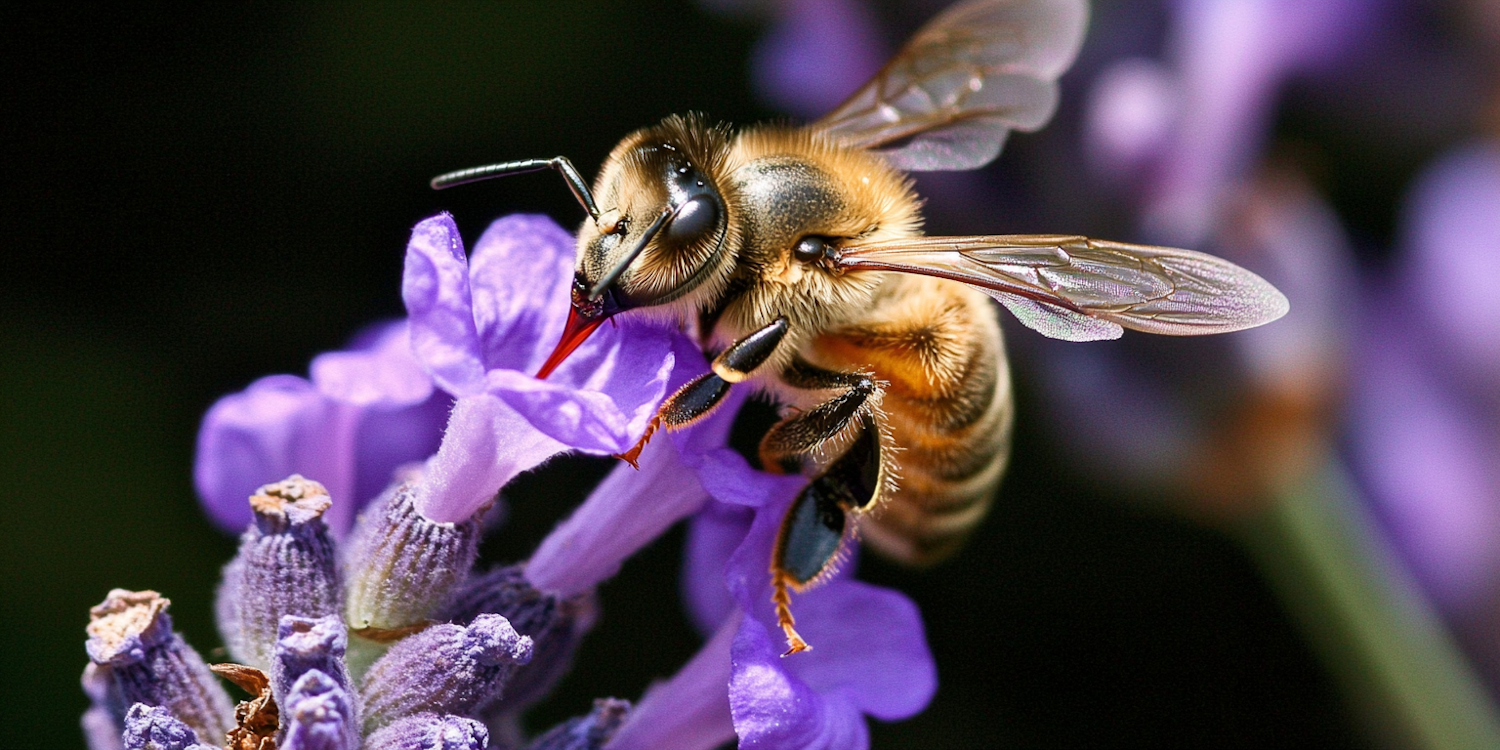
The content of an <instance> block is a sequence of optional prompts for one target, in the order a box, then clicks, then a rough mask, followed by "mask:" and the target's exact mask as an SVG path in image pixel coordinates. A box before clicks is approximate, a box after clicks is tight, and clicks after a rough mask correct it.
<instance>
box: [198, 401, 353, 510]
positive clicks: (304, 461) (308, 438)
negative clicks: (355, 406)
mask: <svg viewBox="0 0 1500 750" xmlns="http://www.w3.org/2000/svg"><path fill="white" fill-rule="evenodd" d="M346 408H347V407H345V408H340V407H338V405H336V404H333V403H331V402H329V401H327V400H326V399H324V398H323V397H322V396H321V395H320V394H319V393H318V392H317V390H316V389H315V388H314V387H313V386H312V384H311V383H309V382H308V381H306V380H303V379H302V378H299V377H295V376H292V375H272V376H270V377H265V378H261V379H260V380H257V381H255V382H254V383H251V384H250V387H249V388H246V389H245V390H244V391H242V392H240V393H235V394H231V395H229V396H225V397H224V398H221V399H219V401H218V403H215V404H214V405H213V407H212V408H210V409H209V410H208V413H207V414H205V415H204V417H203V425H202V427H200V428H199V430H198V453H197V458H196V460H195V462H194V466H193V482H194V485H195V486H196V487H197V489H198V495H199V497H201V498H202V499H203V504H204V507H205V509H206V510H207V511H208V514H209V517H210V518H212V519H213V520H214V522H215V523H217V524H218V525H219V526H220V527H222V528H224V529H226V530H229V531H234V532H239V531H243V530H244V528H245V527H246V526H247V525H249V523H250V521H251V513H250V504H249V502H248V501H249V498H250V496H251V495H252V494H254V493H255V490H256V488H258V487H260V486H261V485H264V484H270V483H271V482H276V481H280V480H281V479H284V478H286V477H287V476H288V475H290V474H303V475H304V476H308V477H314V478H316V479H317V480H318V481H319V482H321V483H322V484H323V485H324V486H325V487H327V488H328V491H329V494H330V495H331V496H332V497H333V498H334V508H333V509H331V511H330V516H334V515H335V514H338V513H339V511H340V510H342V514H341V516H342V517H343V518H344V519H346V520H345V521H344V523H343V525H344V526H347V517H348V514H349V513H350V512H351V511H352V507H351V500H350V495H351V494H352V493H351V490H352V489H353V487H352V485H353V481H352V472H353V467H352V461H353V445H352V443H353V430H352V428H353V426H354V425H353V424H351V423H350V420H349V419H348V417H349V416H350V415H349V412H347V411H346V410H345V409H346ZM341 417H343V418H342V419H341ZM340 506H343V507H342V508H340ZM328 520H329V525H330V526H333V527H334V528H339V526H338V524H336V523H335V519H334V518H332V517H330V518H329V519H328Z"/></svg>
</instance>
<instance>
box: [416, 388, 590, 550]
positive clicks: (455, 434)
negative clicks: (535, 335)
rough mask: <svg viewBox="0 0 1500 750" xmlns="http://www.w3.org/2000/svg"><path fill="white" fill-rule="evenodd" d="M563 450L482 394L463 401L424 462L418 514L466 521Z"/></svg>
mask: <svg viewBox="0 0 1500 750" xmlns="http://www.w3.org/2000/svg"><path fill="white" fill-rule="evenodd" d="M511 374H514V373H511ZM565 450H567V446H566V445H564V444H562V443H559V442H557V441H556V440H553V439H551V438H549V437H547V436H546V435H544V434H542V433H539V432H537V431H536V430H535V429H533V428H532V427H531V425H530V424H529V423H528V422H527V420H526V418H525V416H524V415H522V414H519V413H517V412H516V411H515V410H514V409H512V408H511V407H510V406H509V405H508V404H506V403H505V402H503V401H500V400H499V399H496V398H493V397H491V396H487V395H484V394H480V395H477V396H468V397H465V398H461V399H459V400H458V402H457V403H455V404H454V406H453V415H452V417H451V418H450V419H449V420H448V428H447V430H446V431H445V432H444V433H443V443H442V446H441V447H439V448H438V452H437V455H435V456H433V457H432V459H431V460H430V461H428V462H427V469H426V471H425V473H424V475H423V478H422V481H421V485H420V488H421V491H420V492H419V493H418V500H417V510H418V512H420V513H421V514H422V515H423V516H425V517H426V518H428V519H430V520H433V521H437V522H439V523H462V522H464V521H468V520H469V519H470V518H472V517H473V516H474V514H475V512H477V511H478V510H479V509H480V508H481V507H482V506H484V505H485V504H486V503H489V502H490V501H491V500H493V499H494V497H495V495H496V493H498V492H499V491H500V488H501V487H503V486H505V484H506V483H507V482H509V481H510V480H511V479H512V478H513V477H515V476H516V475H517V474H520V473H521V472H523V471H528V470H530V469H532V468H534V467H536V466H537V465H538V464H540V463H542V462H543V461H546V460H547V459H548V458H551V457H552V456H554V455H557V454H558V453H561V452H563V451H565Z"/></svg>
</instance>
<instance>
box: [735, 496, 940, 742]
mask: <svg viewBox="0 0 1500 750" xmlns="http://www.w3.org/2000/svg"><path fill="white" fill-rule="evenodd" d="M791 501H792V497H791V496H790V495H788V496H786V497H785V498H784V499H782V500H781V501H779V502H773V503H770V504H767V505H765V506H762V507H761V508H759V509H757V510H756V513H755V517H754V520H753V522H752V523H751V525H750V529H749V532H748V533H747V535H746V536H745V540H744V541H743V542H742V543H741V544H740V545H739V547H738V548H737V549H736V550H735V551H734V554H733V555H732V556H731V557H730V559H729V562H728V565H727V569H726V576H725V577H726V579H727V581H728V584H729V589H730V591H731V592H733V594H734V597H735V599H736V601H737V602H738V603H739V606H740V608H741V609H742V610H743V611H744V612H745V613H746V614H745V616H744V618H743V620H742V621H741V623H740V628H739V632H738V633H737V634H736V635H735V639H734V644H733V646H732V647H731V649H730V653H731V655H732V657H733V660H734V663H733V669H732V672H731V678H730V683H729V705H730V709H731V711H732V713H733V715H734V728H735V732H736V733H737V734H738V735H739V737H740V747H742V748H862V747H868V745H869V736H868V729H867V728H866V727H865V723H864V718H863V716H862V714H869V715H871V716H874V717H875V718H877V719H882V720H885V721H894V720H897V719H904V718H908V717H911V716H914V715H916V714H917V713H918V712H920V711H921V710H922V709H923V708H926V707H927V703H928V701H930V700H932V696H933V693H935V692H936V691H937V667H936V665H935V664H934V663H933V660H932V652H931V651H929V650H928V648H927V638H926V634H925V632H924V630H923V628H922V619H921V615H920V614H919V613H918V612H917V607H916V605H915V604H913V603H912V601H911V600H910V599H907V598H906V596H905V595H903V594H901V593H899V592H896V591H892V590H889V589H884V588H880V587H878V586H872V585H870V584H867V583H861V582H859V581H854V580H850V579H849V578H848V577H847V575H848V573H849V570H848V569H849V568H850V567H852V566H850V565H845V566H844V568H845V569H844V570H843V571H842V575H840V576H835V577H834V579H833V580H831V581H829V582H827V583H825V584H823V585H822V586H819V587H817V588H815V589H813V590H811V591H809V592H807V593H805V594H803V595H801V596H798V597H797V598H796V601H795V610H796V614H797V628H798V630H799V631H800V632H801V633H802V635H803V636H804V637H806V638H807V640H808V642H810V643H813V644H817V646H818V647H817V648H815V649H813V650H812V651H810V652H806V653H802V654H797V655H796V656H793V657H790V658H785V659H783V658H781V656H780V655H781V653H782V652H783V651H784V650H785V649H784V643H783V641H782V637H781V631H780V629H779V628H778V627H777V625H776V615H775V612H774V611H773V609H772V606H771V577H770V574H769V572H768V571H767V566H766V561H767V560H769V559H770V555H771V550H772V548H773V547H774V546H775V543H776V536H777V534H778V533H779V531H780V528H781V521H782V517H783V516H784V515H785V513H786V511H787V508H789V507H790V506H791Z"/></svg>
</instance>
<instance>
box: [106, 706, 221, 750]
mask: <svg viewBox="0 0 1500 750" xmlns="http://www.w3.org/2000/svg"><path fill="white" fill-rule="evenodd" d="M121 742H122V744H123V745H124V748H125V750H218V748H215V747H213V746H211V745H202V744H199V743H198V736H197V735H195V734H193V730H192V729H191V728H189V727H188V725H186V724H184V723H182V722H180V721H178V720H177V718H176V717H174V716H172V712H171V711H168V710H167V709H165V708H162V707H161V706H148V705H146V704H144V703H137V704H135V705H134V706H131V707H130V711H129V712H127V713H126V714H125V732H124V734H123V736H122V737H121Z"/></svg>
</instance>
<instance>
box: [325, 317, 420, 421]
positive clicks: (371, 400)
mask: <svg viewBox="0 0 1500 750" xmlns="http://www.w3.org/2000/svg"><path fill="white" fill-rule="evenodd" d="M361 338H364V339H365V342H364V343H366V344H367V345H366V346H362V347H357V348H352V349H349V350H344V351H336V352H327V353H324V354H320V355H318V356H317V357H315V358H313V361H312V365H311V366H310V367H309V368H308V371H309V374H310V375H311V378H312V382H313V385H315V386H317V389H318V392H319V393H322V394H323V395H324V396H327V397H328V398H331V399H335V400H338V401H343V402H346V403H350V404H354V405H356V406H371V407H375V408H379V409H396V408H400V407H403V406H411V405H414V404H418V403H421V402H423V401H426V400H427V398H428V397H429V396H431V395H432V390H433V389H432V378H430V377H428V375H427V373H426V371H424V370H423V369H422V363H421V362H419V361H417V358H416V355H414V354H412V351H411V333H410V331H409V330H408V327H407V324H406V321H400V322H396V323H388V324H384V325H381V326H379V327H378V329H377V330H376V331H374V332H372V334H365V335H364V336H363V337H361Z"/></svg>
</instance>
